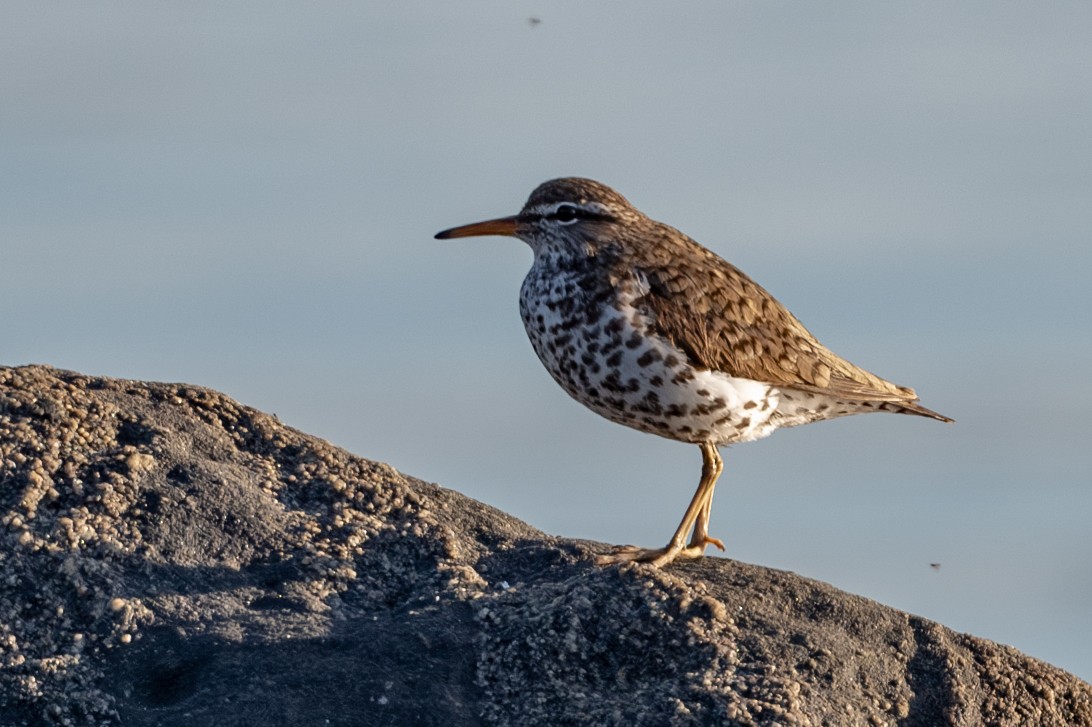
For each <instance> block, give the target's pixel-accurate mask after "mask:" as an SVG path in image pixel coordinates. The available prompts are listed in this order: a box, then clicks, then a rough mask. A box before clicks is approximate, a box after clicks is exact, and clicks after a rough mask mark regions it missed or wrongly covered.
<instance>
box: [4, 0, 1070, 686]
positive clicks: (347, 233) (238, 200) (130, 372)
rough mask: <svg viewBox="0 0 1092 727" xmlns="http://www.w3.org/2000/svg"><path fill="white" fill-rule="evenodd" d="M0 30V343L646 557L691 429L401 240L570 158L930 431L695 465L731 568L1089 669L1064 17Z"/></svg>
mask: <svg viewBox="0 0 1092 727" xmlns="http://www.w3.org/2000/svg"><path fill="white" fill-rule="evenodd" d="M2 14H3V22H2V23H0V98H2V99H3V103H0V254H2V263H0V272H2V274H3V278H4V285H3V286H2V287H0V306H2V310H3V311H4V315H3V317H2V319H0V340H3V341H4V346H3V348H2V349H0V362H2V363H4V364H23V363H31V362H34V363H47V364H51V365H54V366H58V367H62V368H69V369H76V370H80V371H84V372H87V373H94V374H103V375H109V376H119V377H128V378H139V379H154V380H169V381H186V382H190V383H195V384H201V385H206V386H210V387H213V388H216V389H220V390H222V391H224V392H226V393H228V394H230V395H232V396H234V397H236V398H237V399H239V400H240V401H242V402H244V403H246V404H249V405H252V406H255V407H258V408H261V409H264V410H267V411H271V412H275V413H276V414H278V415H279V416H280V417H281V419H282V420H283V421H285V422H286V423H288V424H290V425H292V426H295V427H298V428H300V429H303V430H305V431H308V432H311V433H314V434H317V435H320V436H323V437H326V438H328V439H330V440H331V441H333V442H334V443H336V444H338V445H341V446H344V447H346V448H348V449H350V450H351V451H353V452H356V453H357V454H360V455H362V456H365V457H370V458H373V459H379V460H383V461H387V462H390V463H391V464H393V465H394V466H396V467H398V468H399V469H401V470H403V471H405V472H407V473H409V474H413V475H417V476H419V477H422V478H424V479H428V480H433V481H437V482H439V483H441V484H443V485H445V486H448V487H452V488H454V489H457V490H459V491H461V492H463V493H465V494H467V495H470V496H472V497H475V498H477V499H480V500H483V501H485V502H488V503H490V504H492V505H495V506H497V507H500V508H503V509H505V510H507V511H509V512H512V513H513V514H515V515H517V516H518V517H521V518H523V519H524V520H527V521H528V522H530V523H531V524H533V525H535V526H537V527H540V528H542V529H544V530H546V531H549V532H552V533H557V534H561V535H567V536H575V537H584V538H593V539H597V540H603V541H606V542H616V543H638V544H641V545H649V546H651V545H659V544H662V542H664V541H665V540H666V538H667V537H668V536H669V535H670V533H671V531H672V530H673V529H674V527H675V525H676V523H677V521H678V519H679V517H680V516H681V515H682V511H683V509H684V508H685V506H686V503H687V501H688V499H689V497H690V495H691V494H692V491H693V489H694V487H695V485H696V483H697V478H698V474H699V471H700V457H699V453H698V450H697V448H695V447H688V446H685V445H682V444H678V443H674V442H670V441H667V440H660V439H657V438H655V437H651V436H649V435H643V434H640V433H637V432H633V431H630V430H626V429H623V428H621V427H618V426H616V425H613V424H610V423H609V422H606V421H604V420H600V419H598V418H597V417H596V416H594V415H593V414H591V413H589V412H587V411H585V410H584V409H582V408H581V407H580V406H579V405H577V404H576V403H574V402H572V401H570V400H569V399H568V397H567V396H566V395H565V394H564V393H563V392H562V391H561V390H560V389H559V388H558V387H557V386H556V385H555V384H554V383H553V381H551V380H550V378H549V376H548V375H547V374H546V372H545V371H544V370H543V369H542V368H541V366H540V365H539V363H538V361H537V360H536V359H535V357H534V354H533V352H532V351H531V348H530V345H529V344H528V342H527V340H526V336H525V334H524V332H523V329H522V324H521V322H520V319H519V314H518V306H517V300H518V299H517V295H518V290H519V284H520V281H521V280H522V277H523V275H524V274H525V272H526V270H527V268H528V266H529V265H530V258H531V256H530V252H529V250H528V249H527V248H526V247H525V246H524V245H523V244H522V243H519V242H518V241H515V240H510V239H500V238H482V239H473V240H456V241H444V242H440V241H436V240H433V239H432V235H433V233H435V232H436V231H437V230H440V229H443V228H446V227H450V226H453V225H457V224H461V223H464V222H471V221H475V220H479V219H484V218H486V217H492V216H499V215H506V214H512V213H514V212H516V211H517V210H518V209H519V207H520V206H521V205H522V204H523V201H524V200H525V198H526V196H527V194H528V193H529V192H530V191H531V189H533V188H534V187H535V186H536V185H537V184H538V183H539V182H541V181H543V180H545V179H549V178H551V177H556V176H563V175H582V176H589V177H593V178H596V179H599V180H601V181H603V182H605V183H607V184H609V185H611V186H613V187H615V188H616V189H618V190H619V191H620V192H621V193H622V194H624V195H626V196H627V197H628V198H629V199H630V200H631V201H632V202H633V203H634V204H636V205H637V206H638V207H640V208H641V209H642V210H644V211H645V212H647V213H648V214H650V215H651V216H653V217H655V218H657V219H661V220H663V221H666V222H668V223H670V224H672V225H674V226H676V227H678V228H680V229H682V230H683V231H684V232H686V233H688V234H689V235H691V236H692V237H694V238H695V239H697V240H698V241H699V242H702V243H703V244H705V245H706V246H707V247H710V248H712V249H713V250H715V251H716V252H718V253H719V254H720V255H722V256H723V257H725V258H727V259H728V260H730V261H732V262H734V263H735V264H737V265H738V266H740V267H741V268H743V269H744V270H745V271H747V272H748V273H749V274H750V275H751V276H752V277H754V278H755V279H756V280H758V281H759V282H760V283H761V284H763V285H764V286H765V287H766V288H768V289H769V290H770V291H771V292H772V293H773V294H774V295H775V296H777V297H778V298H779V299H780V300H781V301H782V302H783V303H784V304H785V305H787V306H788V307H789V308H790V309H791V310H792V311H793V312H794V313H796V315H797V316H798V317H799V318H801V319H802V320H803V322H804V323H805V324H806V325H807V326H808V327H809V328H810V329H811V330H812V331H813V332H814V333H815V334H816V335H817V336H818V337H819V338H820V339H821V340H822V341H823V342H824V343H826V344H827V345H828V346H830V347H831V348H832V349H834V350H835V351H837V352H838V353H840V354H842V355H843V356H845V357H847V358H849V359H850V360H852V361H854V362H855V363H857V364H859V365H861V366H864V367H865V368H868V369H870V370H872V371H875V372H876V373H878V374H880V375H882V376H884V377H885V378H889V379H891V380H893V381H896V382H898V383H900V384H905V385H909V386H913V387H915V388H916V389H917V390H918V392H919V393H920V394H921V396H922V400H923V403H925V404H926V406H929V407H931V408H934V409H937V410H938V411H941V412H943V413H945V414H948V415H950V416H952V417H954V418H956V419H957V420H958V423H957V424H955V425H951V426H945V425H942V424H939V423H936V422H930V421H926V420H918V419H914V418H909V417H894V416H869V417H856V418H852V419H846V420H840V421H837V422H831V423H824V424H820V425H815V426H809V427H803V428H799V429H795V430H790V431H786V432H779V433H777V434H775V435H774V436H773V437H771V438H770V439H768V440H764V441H762V442H758V443H754V444H748V445H743V446H739V447H736V448H730V449H728V450H726V451H725V453H724V454H725V475H724V478H723V479H722V482H721V485H720V486H719V487H718V492H717V497H716V499H715V501H714V508H713V523H712V534H713V535H715V536H718V537H721V538H723V539H724V540H725V541H726V543H727V544H728V548H729V555H730V556H731V557H734V558H739V559H740V560H744V561H748V562H752V563H759V564H762V565H768V566H772V567H777V568H783V569H788V570H792V571H795V572H798V573H801V574H803V575H807V576H810V577H814V578H819V579H821V580H825V581H828V582H830V583H833V584H834V585H836V586H838V587H840V588H843V589H846V590H848V591H852V592H855V593H860V594H862V595H865V596H868V597H871V598H875V599H877V600H880V601H882V602H884V603H887V604H890V605H892V606H895V607H898V608H901V609H904V610H908V611H911V612H914V613H917V614H920V615H923V616H926V617H929V618H933V619H936V620H939V621H941V622H942V623H945V624H946V625H948V626H951V627H953V628H955V629H957V630H961V631H967V632H970V633H973V634H976V635H979V636H983V637H986V638H990V639H994V640H998V641H1002V642H1004V643H1009V644H1012V645H1014V646H1016V647H1017V648H1020V649H1021V650H1024V651H1026V652H1028V653H1030V654H1032V655H1033V656H1037V657H1039V658H1042V659H1045V660H1047V661H1051V662H1053V663H1056V664H1058V665H1059V666H1062V667H1064V668H1067V669H1069V670H1071V671H1073V672H1075V673H1076V674H1078V675H1079V676H1081V677H1083V678H1085V679H1086V680H1087V679H1090V678H1092V636H1089V635H1088V634H1089V631H1088V628H1087V614H1088V613H1089V612H1090V610H1092V528H1089V527H1088V522H1089V520H1090V519H1092V476H1090V472H1092V455H1090V448H1089V446H1088V442H1089V439H1090V435H1092V424H1090V423H1089V422H1090V419H1089V416H1088V413H1087V412H1088V411H1089V409H1090V408H1092V385H1090V384H1089V383H1088V376H1089V372H1090V371H1092V336H1090V333H1092V324H1090V323H1089V313H1090V310H1092V305H1090V303H1092V293H1090V292H1089V285H1088V280H1089V277H1090V273H1092V246H1090V244H1089V243H1090V240H1089V238H1090V234H1092V205H1090V204H1089V200H1090V199H1092V132H1090V131H1089V124H1088V119H1089V118H1092V64H1090V63H1089V62H1088V50H1087V39H1088V37H1090V35H1089V31H1090V30H1092V6H1089V5H1088V4H1084V3H1077V2H1070V3H1064V2H1063V3H1051V4H1049V5H1042V4H1039V5H1028V4H1021V3H1007V2H990V3H985V2H971V3H960V4H950V3H943V2H924V3H913V4H894V3H827V4H823V5H800V4H796V3H788V2H764V3H757V2H752V3H739V2H732V3H721V2H717V3H714V2H706V3H692V4H688V5H687V6H686V8H685V9H680V8H679V6H675V5H669V4H665V3H648V2H597V3H583V2H576V1H575V0H574V1H572V2H550V3H541V2H524V1H521V2H510V1H504V2H501V1H499V0H498V1H497V2H468V3H459V4H441V3H423V2H401V3H311V4H307V5H295V4H288V3H279V4H269V3H186V4H181V3H178V4H173V5H170V4H160V3H157V4H147V5H142V6H133V5H130V4H121V3H116V4H114V3H97V4H94V5H88V4H84V5H68V6H63V7H62V6H56V5H53V6H43V5H41V4H38V3H8V4H6V5H5V8H4V10H3V13H2ZM530 18H538V19H539V20H540V21H541V22H539V23H537V24H532V23H531V22H529V19H530ZM935 562H939V563H941V568H940V569H939V570H936V569H933V568H931V567H930V565H929V564H930V563H935Z"/></svg>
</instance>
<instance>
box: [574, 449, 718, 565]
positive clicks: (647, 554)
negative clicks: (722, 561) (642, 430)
mask: <svg viewBox="0 0 1092 727" xmlns="http://www.w3.org/2000/svg"><path fill="white" fill-rule="evenodd" d="M701 453H702V468H701V482H699V483H698V489H697V491H696V492H695V493H694V497H693V498H692V499H691V500H690V505H689V506H687V508H686V514H684V515H683V519H682V522H680V523H679V527H678V528H677V529H676V530H675V534H674V535H672V536H671V541H670V542H669V543H668V544H667V545H666V546H664V547H663V548H638V547H636V546H633V545H625V546H622V547H619V548H615V549H614V552H612V553H608V554H607V555H601V556H599V557H597V558H596V562H597V563H598V564H599V565H609V564H611V563H629V562H632V561H637V562H640V563H649V564H650V565H654V566H656V567H657V568H659V567H661V566H665V565H667V564H668V563H670V562H671V561H673V560H675V558H678V557H680V556H681V557H683V558H699V557H701V555H702V553H704V552H705V546H706V545H710V544H713V545H717V546H718V547H720V548H721V549H723V548H724V544H723V543H721V542H720V541H719V540H717V539H716V538H710V537H709V535H708V533H707V532H706V528H707V527H708V524H709V510H710V506H711V502H712V499H713V488H714V487H715V486H716V484H717V477H719V476H720V473H721V470H722V469H723V468H724V463H723V461H722V460H721V458H720V454H719V453H718V452H717V448H716V445H714V444H708V443H703V444H702V445H701ZM696 523H700V526H699V525H696ZM691 527H693V528H694V537H693V538H692V539H691V541H690V544H689V545H687V546H686V547H683V543H684V542H685V541H686V534H687V533H689V532H690V528H691ZM699 528H700V529H699Z"/></svg>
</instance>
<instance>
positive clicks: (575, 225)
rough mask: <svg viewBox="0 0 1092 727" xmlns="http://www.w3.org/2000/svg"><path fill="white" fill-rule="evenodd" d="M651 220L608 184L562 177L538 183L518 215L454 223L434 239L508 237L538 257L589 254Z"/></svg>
mask: <svg viewBox="0 0 1092 727" xmlns="http://www.w3.org/2000/svg"><path fill="white" fill-rule="evenodd" d="M647 219H648V218H646V217H645V216H644V215H643V214H641V212H640V211H638V210H637V209H636V208H635V207H633V205H631V204H630V203H629V202H628V201H627V200H626V198H625V197H623V196H622V195H620V194H618V193H617V192H615V191H614V190H613V189H611V188H610V187H608V186H607V185H605V184H600V183H599V182H596V181H594V180H591V179H583V178H581V177H563V178H561V179H551V180H550V181H548V182H543V183H542V184H540V185H539V186H538V188H537V189H535V191H534V192H532V193H531V196H530V197H529V198H528V199H527V203H526V204H525V205H523V209H522V210H521V211H520V213H519V214H518V215H514V216H512V217H501V218H498V219H495V220H486V221H484V222H475V223H472V224H469V225H463V226H461V227H454V228H452V229H450V230H444V231H443V232H440V233H438V234H437V235H436V238H437V239H440V240H446V239H449V238H455V237H477V236H481V235H507V236H509V237H518V238H519V239H521V240H523V241H524V242H526V243H527V244H528V245H530V246H531V249H532V250H533V251H534V252H535V255H536V257H537V256H538V255H540V254H542V253H547V252H553V253H557V254H562V255H565V254H567V255H588V254H595V253H596V252H597V251H598V250H599V249H600V248H601V247H603V246H604V245H607V244H618V243H619V242H620V241H622V240H624V239H625V238H626V237H627V235H625V234H624V231H625V229H626V228H627V227H631V226H633V225H635V224H639V223H640V222H641V221H644V220H647Z"/></svg>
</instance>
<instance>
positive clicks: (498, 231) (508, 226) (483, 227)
mask: <svg viewBox="0 0 1092 727" xmlns="http://www.w3.org/2000/svg"><path fill="white" fill-rule="evenodd" d="M518 220H519V218H518V217H515V216H513V217H501V218H499V219H496V220H486V221H484V222H474V223H472V224H469V225H462V226H461V227H452V228H451V229H450V230H444V231H443V232H437V233H436V239H437V240H450V239H451V238H453V237H481V236H482V235H507V236H509V237H515V236H516V224H517V222H518Z"/></svg>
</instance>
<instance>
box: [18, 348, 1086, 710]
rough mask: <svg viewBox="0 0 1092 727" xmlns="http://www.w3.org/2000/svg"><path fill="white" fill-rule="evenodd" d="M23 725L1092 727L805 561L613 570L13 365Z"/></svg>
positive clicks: (1066, 697) (323, 446)
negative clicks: (796, 566)
mask: <svg viewBox="0 0 1092 727" xmlns="http://www.w3.org/2000/svg"><path fill="white" fill-rule="evenodd" d="M0 539H2V541H3V542H2V547H0V724H3V725H5V726H6V725H92V724H94V725H98V724H125V725H187V726H190V727H192V726H193V725H217V726H218V727H225V726H232V725H238V726H242V725H263V726H266V727H273V726H275V725H444V726H445V727H454V726H455V725H476V724H483V723H484V724H495V725H521V726H523V725H584V724H586V725H687V724H694V725H704V724H728V725H815V726H816V727H818V726H819V725H894V724H899V725H919V726H923V727H924V726H926V725H928V726H933V725H1032V724H1036V725H1092V687H1090V686H1089V685H1088V684H1086V683H1085V682H1083V681H1081V680H1080V679H1077V678H1076V677H1074V676H1072V675H1070V674H1067V673H1066V672H1064V671H1061V670H1059V669H1057V668H1054V667H1052V666H1050V665H1048V664H1044V663H1042V662H1040V661H1036V660H1035V659H1032V658H1030V657H1027V656H1024V655H1023V654H1020V653H1019V652H1017V651H1015V650H1013V649H1011V648H1007V647H1004V646H1000V645H997V644H994V643H991V642H988V641H984V640H982V639H978V638H975V637H972V636H966V635H963V634H958V633H954V632H952V631H950V630H948V629H946V628H944V627H943V626H940V625H938V624H936V623H933V622H930V621H926V620H925V619H921V618H918V617H915V616H911V615H909V614H906V613H903V612H900V611H897V610H894V609H891V608H887V607H885V606H882V605H880V604H877V603H874V602H872V601H869V600H867V599H864V598H860V597H857V596H852V595H849V594H846V593H843V592H841V591H838V590H836V589H834V588H832V587H830V586H828V585H826V584H823V583H819V582H817V581H812V580H808V579H806V578H802V577H800V576H797V575H794V574H792V573H785V572H781V571H775V570H771V569H768V568H760V567H757V566H751V565H746V564H743V563H738V562H735V561H731V560H723V559H714V558H710V559H706V560H703V561H701V562H697V563H689V564H683V565H679V566H674V567H671V568H669V569H668V570H666V571H662V572H661V571H655V570H652V569H650V568H647V567H645V566H627V567H624V568H599V567H596V566H595V565H593V564H592V563H591V559H590V554H591V553H592V552H595V551H602V550H603V549H604V547H605V546H602V545H599V544H596V543H586V542H579V541H572V540H563V539H559V538H553V537H550V536H547V535H544V534H542V533H540V532H538V531H536V530H534V529H533V528H531V527H529V526H527V525H526V524H524V523H522V522H520V521H518V520H515V519H514V518H512V517H509V516H508V515H505V514H504V513H502V512H499V511H497V510H494V509H493V508H490V507H488V506H486V505H482V504H481V503H478V502H475V501H474V500H471V499H469V498H467V497H463V496H462V495H459V494H458V493H455V492H452V491H450V490H446V489H444V488H442V487H438V486H436V485H432V484H428V483H425V482H421V481H419V480H415V479H413V478H412V477H407V476H405V475H402V474H400V473H399V472H397V471H396V470H394V469H393V468H391V467H389V466H388V465H385V464H381V463H377V462H371V461H368V460H366V459H362V458H360V457H356V456H354V455H351V454H349V453H348V452H345V451H343V450H340V449H338V448H336V447H333V446H331V445H330V444H328V443H327V442H325V441H323V440H321V439H317V438H314V437H310V436H308V435H306V434H303V433H301V432H298V431H296V430H294V429H291V428H290V427H287V426H284V425H283V424H281V423H280V422H278V421H277V419H276V418H275V417H272V416H269V415H267V414H263V413H261V412H259V411H255V410H254V409H250V408H248V407H245V406H242V405H240V404H237V403H236V402H234V401H232V400H231V399H229V398H227V397H226V396H224V395H222V394H219V393H217V392H214V391H210V390H208V389H202V388H199V387H196V386H189V385H185V384H157V383H144V382H136V381H121V380H115V379H107V378H95V377H90V376H83V375H80V374H76V373H71V372H65V371H58V370H55V369H51V368H46V367H40V366H29V367H21V368H0Z"/></svg>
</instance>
